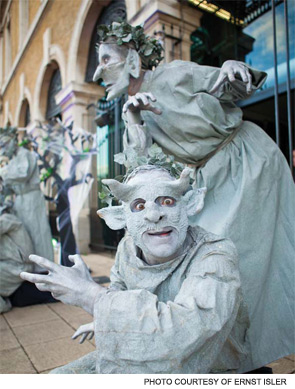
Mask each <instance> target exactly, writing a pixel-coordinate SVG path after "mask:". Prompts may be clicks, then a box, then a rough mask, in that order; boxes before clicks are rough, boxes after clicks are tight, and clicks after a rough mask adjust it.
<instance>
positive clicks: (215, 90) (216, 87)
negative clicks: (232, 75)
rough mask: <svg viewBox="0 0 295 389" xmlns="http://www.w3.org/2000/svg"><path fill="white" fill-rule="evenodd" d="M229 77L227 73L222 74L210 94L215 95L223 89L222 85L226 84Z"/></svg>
mask: <svg viewBox="0 0 295 389" xmlns="http://www.w3.org/2000/svg"><path fill="white" fill-rule="evenodd" d="M226 78H227V76H226V74H225V73H223V72H220V74H219V76H218V78H217V80H216V82H215V84H214V85H213V87H212V88H211V89H210V91H209V93H215V92H217V91H218V89H219V88H220V87H221V85H222V84H224V82H225V80H226Z"/></svg>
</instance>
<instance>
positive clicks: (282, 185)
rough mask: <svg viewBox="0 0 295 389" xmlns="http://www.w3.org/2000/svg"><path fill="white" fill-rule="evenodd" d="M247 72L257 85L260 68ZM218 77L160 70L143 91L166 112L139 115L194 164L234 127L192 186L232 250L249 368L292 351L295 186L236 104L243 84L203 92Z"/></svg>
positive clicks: (176, 66) (204, 218)
mask: <svg viewBox="0 0 295 389" xmlns="http://www.w3.org/2000/svg"><path fill="white" fill-rule="evenodd" d="M251 73H252V77H253V85H254V86H255V87H257V88H259V87H260V86H261V84H262V83H263V81H264V78H265V73H261V72H257V71H254V70H253V69H251ZM218 75H219V69H217V68H212V67H207V66H199V65H197V64H194V63H190V62H182V61H174V62H172V63H169V64H165V65H162V66H159V67H157V68H156V70H155V71H154V72H150V73H149V74H147V77H146V79H145V81H144V83H143V85H142V87H141V90H140V92H152V93H153V95H154V96H155V97H156V98H157V103H156V105H157V107H159V108H160V109H161V110H162V112H163V113H162V115H155V114H153V113H152V112H149V111H141V114H142V118H143V120H144V121H145V124H146V127H147V131H148V133H149V134H150V135H151V136H152V137H153V138H154V140H155V141H156V142H157V143H158V144H159V145H160V146H161V147H162V148H163V150H164V151H165V152H166V153H168V154H173V155H175V156H176V157H177V159H178V160H180V161H182V162H185V163H188V164H193V165H194V164H197V163H198V162H199V161H200V160H202V159H203V158H204V157H205V156H206V155H207V154H208V153H210V152H212V151H214V150H215V149H216V148H217V147H218V146H219V145H220V144H221V143H222V142H223V141H224V140H225V139H226V138H227V137H228V136H230V135H231V134H232V133H233V132H234V131H235V132H237V133H236V134H235V137H234V139H233V140H231V142H230V143H229V144H227V145H226V146H225V147H224V148H223V149H222V150H221V151H219V152H218V153H216V154H215V155H214V156H212V157H211V158H210V159H209V160H208V162H207V163H205V164H204V166H202V167H200V168H199V169H197V170H196V187H207V189H208V192H207V195H206V199H205V208H204V210H203V211H202V212H201V213H200V214H199V215H197V217H196V224H198V225H200V226H201V227H203V228H205V229H206V230H208V231H212V232H213V233H216V234H218V235H222V236H226V237H228V238H230V239H231V240H232V241H233V242H234V244H235V246H236V247H237V250H238V253H239V258H240V263H239V266H240V272H241V280H242V288H243V292H244V293H243V294H244V297H245V301H246V303H247V305H248V308H249V315H250V322H251V327H250V332H249V339H250V343H251V347H252V353H251V355H252V357H253V360H251V359H248V361H247V362H246V363H245V364H244V365H243V370H251V369H254V368H258V367H260V366H262V365H264V364H266V363H268V362H270V361H273V360H276V359H278V358H280V357H282V356H285V355H288V354H291V353H294V270H295V268H294V256H295V242H294V240H295V233H294V224H295V204H294V203H295V189H294V183H293V180H292V177H291V173H290V169H289V167H288V165H287V163H286V160H285V158H284V156H283V154H282V153H281V151H280V150H279V148H278V147H277V146H276V145H275V143H274V142H273V141H272V140H271V139H270V138H269V137H268V135H267V134H265V132H264V131H263V130H262V129H260V128H259V127H258V126H256V125H255V124H253V123H251V122H247V121H243V119H242V111H241V109H240V108H238V107H236V106H235V104H234V101H236V100H238V99H244V98H246V97H247V94H246V91H245V87H244V86H243V84H242V82H236V83H235V86H233V84H232V85H230V84H229V83H226V84H225V85H224V87H223V88H220V90H219V91H218V92H217V93H216V94H215V96H212V95H210V94H209V93H208V91H209V90H210V89H211V88H212V87H213V85H214V83H215V81H216V79H217V77H218ZM255 87H254V90H255Z"/></svg>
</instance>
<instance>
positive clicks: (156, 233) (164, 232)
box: [147, 229, 172, 238]
mask: <svg viewBox="0 0 295 389" xmlns="http://www.w3.org/2000/svg"><path fill="white" fill-rule="evenodd" d="M171 233H172V229H164V230H162V231H148V232H147V234H148V235H149V236H158V237H161V238H164V237H167V236H170V235H171Z"/></svg>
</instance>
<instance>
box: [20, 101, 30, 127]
mask: <svg viewBox="0 0 295 389" xmlns="http://www.w3.org/2000/svg"><path fill="white" fill-rule="evenodd" d="M30 122H31V112H30V105H29V102H28V100H27V99H24V100H23V102H22V106H21V110H20V115H19V126H20V127H27V125H28V124H29V123H30Z"/></svg>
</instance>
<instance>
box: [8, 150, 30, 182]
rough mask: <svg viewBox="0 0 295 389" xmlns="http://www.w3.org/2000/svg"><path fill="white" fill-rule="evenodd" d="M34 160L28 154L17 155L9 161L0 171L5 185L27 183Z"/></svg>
mask: <svg viewBox="0 0 295 389" xmlns="http://www.w3.org/2000/svg"><path fill="white" fill-rule="evenodd" d="M35 163H36V161H35V158H34V156H33V155H31V154H30V152H28V153H25V154H17V155H16V156H15V157H14V158H12V159H11V161H10V162H9V164H8V165H7V166H5V167H4V168H3V169H2V170H1V176H2V177H3V180H4V183H5V185H14V184H18V183H24V182H27V181H28V180H29V179H30V177H31V175H32V173H33V171H34V166H35Z"/></svg>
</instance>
